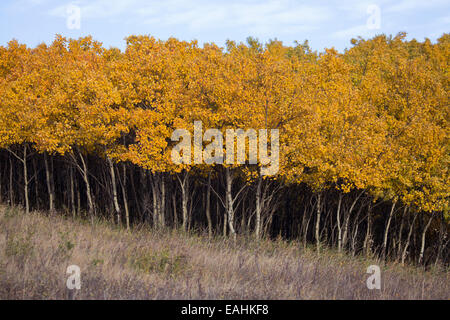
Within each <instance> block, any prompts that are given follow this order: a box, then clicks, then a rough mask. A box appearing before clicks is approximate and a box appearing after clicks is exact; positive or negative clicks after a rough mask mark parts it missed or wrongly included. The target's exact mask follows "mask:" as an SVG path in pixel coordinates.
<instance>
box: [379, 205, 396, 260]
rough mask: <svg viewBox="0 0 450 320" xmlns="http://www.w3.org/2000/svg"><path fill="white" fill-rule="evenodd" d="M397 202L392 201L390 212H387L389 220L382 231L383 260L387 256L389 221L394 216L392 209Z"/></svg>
mask: <svg viewBox="0 0 450 320" xmlns="http://www.w3.org/2000/svg"><path fill="white" fill-rule="evenodd" d="M396 203H397V202H396V201H394V202H392V207H391V211H390V212H389V218H388V221H387V223H386V227H385V229H384V236H383V248H382V250H383V259H385V258H386V254H387V239H388V233H389V226H390V225H391V220H392V215H393V214H394V209H395V204H396Z"/></svg>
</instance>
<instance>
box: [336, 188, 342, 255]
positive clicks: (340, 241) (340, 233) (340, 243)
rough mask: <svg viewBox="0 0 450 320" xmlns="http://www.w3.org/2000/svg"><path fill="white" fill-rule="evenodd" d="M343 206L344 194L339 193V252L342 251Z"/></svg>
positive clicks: (337, 218)
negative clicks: (341, 214)
mask: <svg viewBox="0 0 450 320" xmlns="http://www.w3.org/2000/svg"><path fill="white" fill-rule="evenodd" d="M341 204H342V193H339V202H338V207H337V217H336V220H337V227H338V252H341V250H342V227H341V216H340V213H341Z"/></svg>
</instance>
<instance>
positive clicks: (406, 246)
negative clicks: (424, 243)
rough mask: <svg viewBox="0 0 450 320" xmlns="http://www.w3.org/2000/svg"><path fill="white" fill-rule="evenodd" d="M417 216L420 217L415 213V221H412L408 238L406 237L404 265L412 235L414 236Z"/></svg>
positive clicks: (403, 256) (403, 253) (403, 255)
mask: <svg viewBox="0 0 450 320" xmlns="http://www.w3.org/2000/svg"><path fill="white" fill-rule="evenodd" d="M417 215H418V214H417V213H414V218H413V221H412V223H411V225H410V226H409V231H408V236H407V237H406V243H405V246H404V248H403V252H402V265H404V264H405V260H406V255H407V253H408V247H409V242H410V240H411V235H412V232H413V229H414V222H416V218H417Z"/></svg>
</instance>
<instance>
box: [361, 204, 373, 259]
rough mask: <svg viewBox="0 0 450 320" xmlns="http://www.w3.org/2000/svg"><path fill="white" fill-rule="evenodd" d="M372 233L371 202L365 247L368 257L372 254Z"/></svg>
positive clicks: (368, 210)
mask: <svg viewBox="0 0 450 320" xmlns="http://www.w3.org/2000/svg"><path fill="white" fill-rule="evenodd" d="M371 233H372V201H370V202H369V208H368V209H367V228H366V236H365V238H364V245H363V248H364V251H365V254H366V256H368V255H369V254H370V252H371V242H372V239H371V238H372V236H371Z"/></svg>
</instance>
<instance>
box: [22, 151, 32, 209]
mask: <svg viewBox="0 0 450 320" xmlns="http://www.w3.org/2000/svg"><path fill="white" fill-rule="evenodd" d="M22 162H23V181H24V186H23V191H24V194H25V212H26V213H29V212H30V199H29V198H28V168H27V145H26V144H25V145H24V147H23V160H22Z"/></svg>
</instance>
